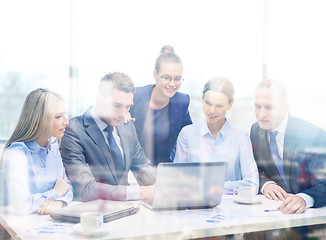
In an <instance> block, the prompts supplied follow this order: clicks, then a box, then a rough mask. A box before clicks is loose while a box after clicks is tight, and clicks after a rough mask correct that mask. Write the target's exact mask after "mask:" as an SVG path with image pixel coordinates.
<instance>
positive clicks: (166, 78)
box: [158, 74, 183, 83]
mask: <svg viewBox="0 0 326 240" xmlns="http://www.w3.org/2000/svg"><path fill="white" fill-rule="evenodd" d="M158 75H159V76H160V78H162V79H164V81H166V82H171V81H172V80H173V81H174V82H175V83H180V82H182V81H183V77H176V78H171V77H170V76H169V75H164V76H161V75H160V74H158Z"/></svg>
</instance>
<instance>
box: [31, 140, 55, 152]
mask: <svg viewBox="0 0 326 240" xmlns="http://www.w3.org/2000/svg"><path fill="white" fill-rule="evenodd" d="M49 141H51V139H50V140H49ZM47 144H49V142H48V143H47ZM47 144H45V146H44V147H41V146H40V145H39V144H38V143H37V141H32V142H25V145H26V146H27V147H28V148H29V150H30V151H31V152H33V153H37V152H40V151H45V150H46V147H47ZM48 150H51V144H50V146H49V148H48Z"/></svg>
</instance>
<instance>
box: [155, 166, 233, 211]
mask: <svg viewBox="0 0 326 240" xmlns="http://www.w3.org/2000/svg"><path fill="white" fill-rule="evenodd" d="M226 169H227V163H226V162H206V163H205V162H204V163H199V162H198V163H160V164H159V165H158V171H157V179H156V187H155V195H154V202H153V208H154V209H185V208H208V207H214V206H217V205H218V204H219V203H220V202H221V198H222V194H223V187H224V181H225V175H226Z"/></svg>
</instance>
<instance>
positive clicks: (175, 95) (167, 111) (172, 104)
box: [130, 46, 192, 165]
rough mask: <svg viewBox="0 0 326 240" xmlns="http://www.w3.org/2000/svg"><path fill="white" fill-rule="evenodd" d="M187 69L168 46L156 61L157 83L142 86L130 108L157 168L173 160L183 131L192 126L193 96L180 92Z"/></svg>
mask: <svg viewBox="0 0 326 240" xmlns="http://www.w3.org/2000/svg"><path fill="white" fill-rule="evenodd" d="M182 71H183V66H182V62H181V59H180V58H179V56H178V55H176V54H175V53H174V50H173V47H172V46H164V47H163V48H162V49H161V54H160V55H159V56H158V58H157V59H156V64H155V69H154V72H153V77H154V80H155V84H151V85H147V86H144V87H138V88H136V91H135V96H134V105H133V106H132V107H131V109H130V113H131V116H132V117H133V118H135V127H136V131H137V135H138V138H139V141H140V143H141V145H142V147H143V148H144V150H145V153H146V156H147V157H148V158H149V159H150V160H151V161H152V163H153V165H157V164H159V163H160V162H169V161H173V158H174V152H175V143H176V139H177V137H178V134H179V132H180V130H181V129H182V128H183V127H184V126H186V125H189V124H192V121H191V118H190V115H189V111H188V106H189V102H190V97H189V95H188V94H184V93H180V92H179V91H178V90H179V88H180V87H181V84H182V81H183V77H182Z"/></svg>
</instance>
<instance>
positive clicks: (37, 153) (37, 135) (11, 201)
mask: <svg viewBox="0 0 326 240" xmlns="http://www.w3.org/2000/svg"><path fill="white" fill-rule="evenodd" d="M68 124H69V122H68V120H67V118H66V117H65V104H64V101H63V99H62V97H61V96H60V95H58V94H57V93H55V92H52V91H49V90H47V89H42V88H39V89H36V90H34V91H32V92H31V93H30V94H28V96H27V97H26V100H25V103H24V105H23V109H22V112H21V115H20V118H19V120H18V124H17V126H16V128H15V130H14V132H13V134H12V135H11V137H10V138H9V140H8V142H7V144H6V145H5V148H4V152H3V156H2V168H1V177H2V179H1V180H2V186H1V188H2V194H1V196H0V198H1V197H2V198H4V199H2V200H3V204H4V205H7V206H9V209H10V212H12V213H14V214H18V215H28V214H32V213H35V212H38V213H39V214H48V213H49V212H50V211H51V210H54V209H57V208H61V207H62V206H63V205H66V204H68V203H70V202H71V200H72V197H73V194H72V188H71V184H70V182H69V180H68V179H67V176H66V173H65V169H64V167H63V164H62V159H61V155H60V152H59V144H58V140H57V139H60V138H61V137H62V136H63V134H64V132H65V127H66V126H67V125H68Z"/></svg>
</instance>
